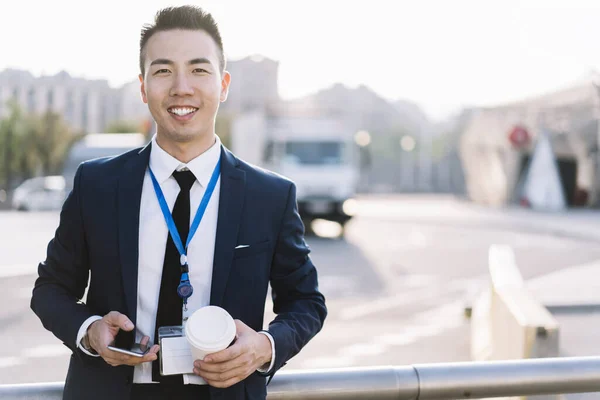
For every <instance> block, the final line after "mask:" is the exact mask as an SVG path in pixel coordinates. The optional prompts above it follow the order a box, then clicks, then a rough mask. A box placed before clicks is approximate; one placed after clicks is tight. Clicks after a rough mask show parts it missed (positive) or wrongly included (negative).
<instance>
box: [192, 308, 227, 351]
mask: <svg viewBox="0 0 600 400" xmlns="http://www.w3.org/2000/svg"><path fill="white" fill-rule="evenodd" d="M235 331H236V329H235V322H234V321H233V318H232V317H231V315H229V313H228V312H227V311H225V310H224V309H222V308H221V307H217V306H206V307H202V308H200V309H198V310H197V311H196V312H194V313H193V314H192V315H191V317H190V318H189V319H188V321H187V323H186V325H185V334H186V336H187V338H188V341H189V342H190V343H191V344H192V345H193V346H195V347H199V348H202V349H207V350H210V349H225V348H227V346H229V344H230V343H231V342H232V341H233V339H234V338H235Z"/></svg>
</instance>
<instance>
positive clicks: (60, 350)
mask: <svg viewBox="0 0 600 400" xmlns="http://www.w3.org/2000/svg"><path fill="white" fill-rule="evenodd" d="M69 354H71V350H69V349H68V348H67V346H65V345H63V344H45V345H41V346H36V347H31V348H28V349H25V350H23V352H22V353H21V356H22V357H25V358H49V357H57V356H66V355H69Z"/></svg>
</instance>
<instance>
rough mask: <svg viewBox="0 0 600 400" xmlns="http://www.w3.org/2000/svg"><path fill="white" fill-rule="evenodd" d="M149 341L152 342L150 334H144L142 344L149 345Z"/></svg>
mask: <svg viewBox="0 0 600 400" xmlns="http://www.w3.org/2000/svg"><path fill="white" fill-rule="evenodd" d="M148 342H150V336H144V337H143V338H142V340H141V341H140V344H141V345H142V346H147V345H148Z"/></svg>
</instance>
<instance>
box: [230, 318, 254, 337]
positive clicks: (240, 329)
mask: <svg viewBox="0 0 600 400" xmlns="http://www.w3.org/2000/svg"><path fill="white" fill-rule="evenodd" d="M233 322H234V323H235V330H236V332H237V333H238V334H240V333H245V332H248V331H252V330H253V329H252V328H250V327H249V326H248V325H246V324H245V323H243V322H242V321H240V320H239V319H235V320H233Z"/></svg>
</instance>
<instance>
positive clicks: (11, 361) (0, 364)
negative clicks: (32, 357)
mask: <svg viewBox="0 0 600 400" xmlns="http://www.w3.org/2000/svg"><path fill="white" fill-rule="evenodd" d="M22 364H25V360H24V359H23V358H22V357H0V368H10V367H14V366H17V365H22Z"/></svg>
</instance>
